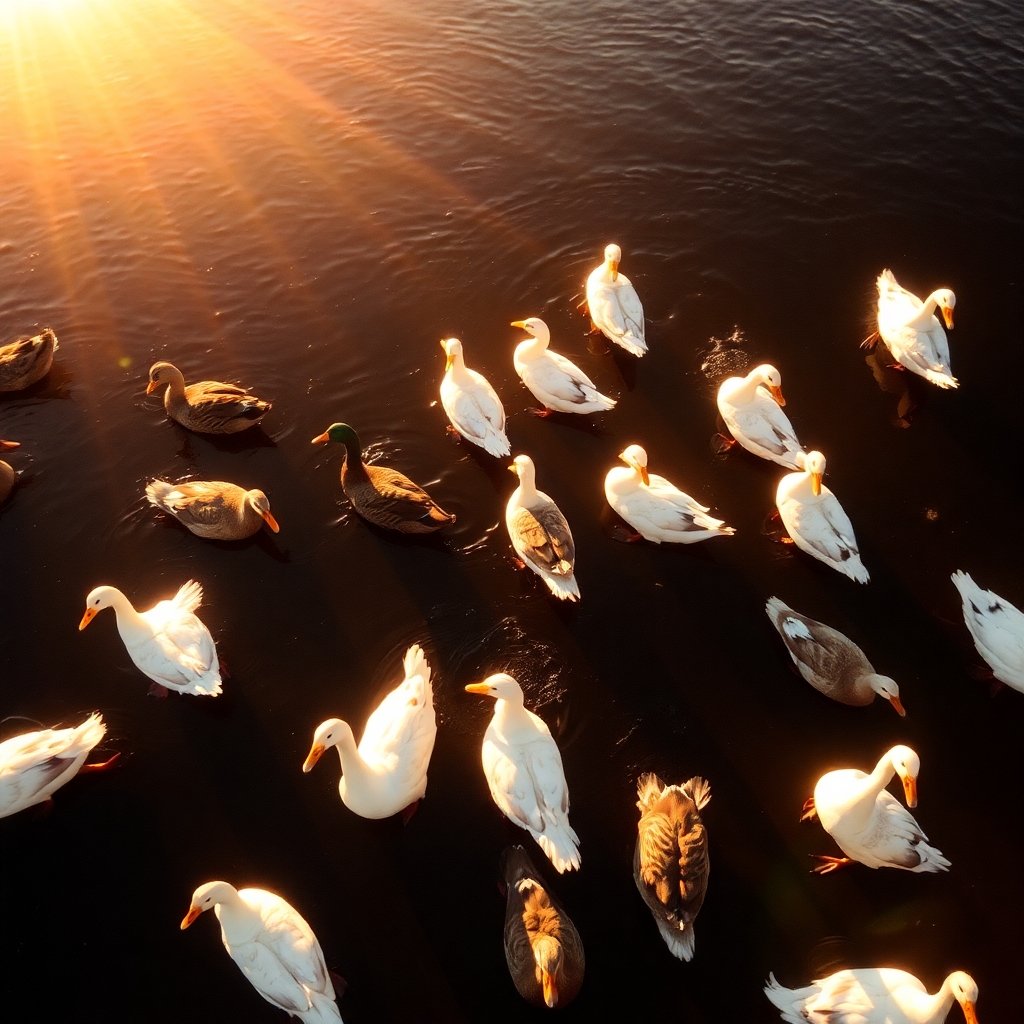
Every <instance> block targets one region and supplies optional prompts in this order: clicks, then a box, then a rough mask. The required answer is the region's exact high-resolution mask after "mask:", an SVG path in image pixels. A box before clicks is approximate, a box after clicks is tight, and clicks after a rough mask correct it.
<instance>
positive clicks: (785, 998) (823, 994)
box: [764, 967, 978, 1024]
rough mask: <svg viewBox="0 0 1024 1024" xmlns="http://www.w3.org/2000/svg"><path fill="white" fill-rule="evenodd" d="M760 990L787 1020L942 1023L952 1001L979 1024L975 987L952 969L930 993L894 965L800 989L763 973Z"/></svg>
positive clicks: (799, 1023)
mask: <svg viewBox="0 0 1024 1024" xmlns="http://www.w3.org/2000/svg"><path fill="white" fill-rule="evenodd" d="M764 994H765V995H766V996H767V997H768V999H769V1001H770V1002H771V1003H772V1004H773V1005H774V1006H775V1007H776V1009H778V1010H779V1011H780V1013H781V1014H782V1019H783V1020H784V1021H788V1022H789V1024H942V1021H944V1020H945V1019H946V1015H947V1014H948V1013H949V1010H950V1007H951V1006H952V1005H953V1000H954V999H955V1000H956V1001H957V1002H958V1003H959V1004H960V1006H961V1007H962V1008H963V1011H964V1018H965V1019H966V1021H967V1024H978V1015H977V1013H976V1012H975V1009H974V1007H975V1004H976V1003H977V1001H978V986H977V985H976V984H975V981H974V979H973V978H972V977H971V976H970V975H969V974H965V973H964V972H963V971H954V972H953V973H952V974H950V975H949V976H948V977H947V978H946V980H945V981H944V982H943V983H942V987H941V988H940V989H939V991H938V992H936V993H935V995H931V994H930V993H929V992H928V991H927V989H926V988H925V987H924V985H922V984H921V982H920V981H918V980H917V978H915V977H914V976H913V975H912V974H908V973H907V972H906V971H900V970H897V969H896V968H894V967H861V968H858V969H856V970H845V971H836V973H835V974H830V975H829V976H828V977H827V978H819V979H817V980H816V981H812V982H811V984H810V985H807V986H805V987H804V988H783V986H782V985H780V984H779V983H778V982H777V981H776V980H775V975H774V974H770V975H769V976H768V984H767V985H765V988H764Z"/></svg>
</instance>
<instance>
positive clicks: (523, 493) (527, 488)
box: [519, 466, 538, 508]
mask: <svg viewBox="0 0 1024 1024" xmlns="http://www.w3.org/2000/svg"><path fill="white" fill-rule="evenodd" d="M537 501H538V498H537V484H536V474H535V473H534V471H533V467H532V466H525V467H521V468H520V470H519V504H520V505H522V506H523V507H524V508H530V507H531V506H532V505H536V504H537Z"/></svg>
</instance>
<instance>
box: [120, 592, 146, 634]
mask: <svg viewBox="0 0 1024 1024" xmlns="http://www.w3.org/2000/svg"><path fill="white" fill-rule="evenodd" d="M110 607H111V608H113V609H114V614H115V615H116V616H117V631H118V632H119V633H120V634H121V636H122V638H124V639H126V640H127V639H129V638H132V637H139V638H143V637H149V636H150V635H151V634H152V630H151V629H149V627H148V626H147V625H146V620H145V619H143V617H142V616H141V615H140V614H139V613H138V612H137V611H136V610H135V607H134V606H133V605H132V603H131V601H129V600H128V598H127V597H125V596H124V594H122V593H121V591H120V590H114V591H113V594H112V596H111V599H110Z"/></svg>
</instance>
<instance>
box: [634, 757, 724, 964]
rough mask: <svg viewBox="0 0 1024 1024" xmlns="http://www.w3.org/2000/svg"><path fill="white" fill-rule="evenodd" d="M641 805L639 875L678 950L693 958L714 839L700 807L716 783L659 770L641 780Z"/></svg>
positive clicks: (668, 940) (637, 878)
mask: <svg viewBox="0 0 1024 1024" xmlns="http://www.w3.org/2000/svg"><path fill="white" fill-rule="evenodd" d="M637 795H638V796H639V799H638V800H637V807H638V808H639V809H640V822H639V825H638V832H637V840H636V850H635V852H634V855H633V878H634V880H635V881H636V886H637V888H638V889H639V890H640V895H641V896H643V898H644V902H645V903H646V904H647V906H648V907H649V908H650V910H651V913H652V914H653V915H654V920H655V922H656V923H657V925H658V929H659V930H660V932H661V936H662V938H663V939H664V940H665V944H666V945H667V946H668V948H669V950H670V951H671V953H672V955H673V956H677V957H679V958H680V959H681V960H690V959H691V958H692V957H693V951H694V936H693V922H694V920H695V919H696V917H697V913H698V911H699V910H700V908H701V904H702V903H703V902H704V894H705V892H707V887H708V872H709V868H710V865H709V861H708V842H707V834H706V832H705V829H704V823H703V822H702V821H701V816H700V811H701V808H703V807H704V806H705V805H706V804H707V802H708V801H709V800H710V799H711V787H710V785H709V784H708V783H707V782H706V781H705V780H704V779H702V778H700V777H694V778H692V779H690V780H689V781H688V782H686V783H685V784H684V785H682V786H666V785H664V783H663V782H662V781H661V779H659V778H658V777H657V776H656V775H653V774H648V775H643V776H641V778H640V781H639V783H638V785H637Z"/></svg>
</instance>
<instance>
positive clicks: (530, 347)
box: [519, 336, 548, 362]
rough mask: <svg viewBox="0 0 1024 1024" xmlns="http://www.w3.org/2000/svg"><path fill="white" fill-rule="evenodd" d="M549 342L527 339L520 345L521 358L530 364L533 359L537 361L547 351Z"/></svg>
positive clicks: (535, 338)
mask: <svg viewBox="0 0 1024 1024" xmlns="http://www.w3.org/2000/svg"><path fill="white" fill-rule="evenodd" d="M547 347H548V343H547V341H542V340H541V339H540V338H538V337H536V336H533V337H530V338H527V339H526V340H525V341H521V342H520V343H519V358H520V359H524V360H526V361H527V362H529V361H530V360H531V359H537V358H538V357H539V356H542V355H543V354H544V352H545V351H546V350H547Z"/></svg>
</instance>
